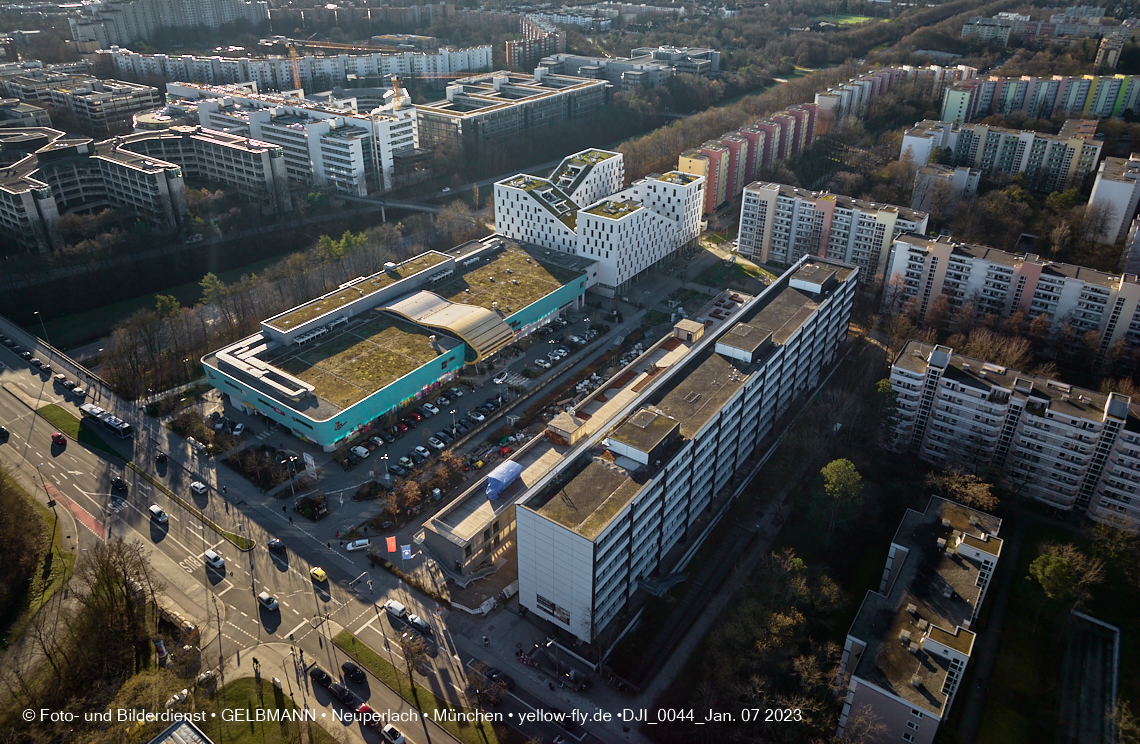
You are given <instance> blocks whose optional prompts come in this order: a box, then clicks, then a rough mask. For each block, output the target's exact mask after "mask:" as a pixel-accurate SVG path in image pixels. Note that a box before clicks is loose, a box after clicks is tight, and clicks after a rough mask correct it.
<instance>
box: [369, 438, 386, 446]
mask: <svg viewBox="0 0 1140 744" xmlns="http://www.w3.org/2000/svg"><path fill="white" fill-rule="evenodd" d="M368 441H369V442H372V443H373V444H375V445H376V446H377V447H383V446H384V445H385V444H386V442H385V441H384V438H383V437H370V438H369V439H368Z"/></svg>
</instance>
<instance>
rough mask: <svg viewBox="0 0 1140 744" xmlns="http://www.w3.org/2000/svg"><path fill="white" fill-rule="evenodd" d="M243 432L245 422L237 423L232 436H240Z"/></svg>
mask: <svg viewBox="0 0 1140 744" xmlns="http://www.w3.org/2000/svg"><path fill="white" fill-rule="evenodd" d="M243 434H245V424H237V425H236V426H234V436H235V437H240V436H242V435H243Z"/></svg>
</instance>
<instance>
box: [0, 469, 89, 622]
mask: <svg viewBox="0 0 1140 744" xmlns="http://www.w3.org/2000/svg"><path fill="white" fill-rule="evenodd" d="M0 480H3V482H4V487H5V488H8V489H12V490H13V491H14V493H15V495H16V497H18V498H24V499H27V501H28V503H29V504H30V505H31V507H32V508H33V509H34V510H35V512H36V516H37V517H39V520H40V524H39V529H40V531H41V532H42V533H43V540H42V541H41V552H40V555H39V556H38V559H37V561H36V566H37V570H36V572H35V574H33V576H32V581H31V584H30V585H29V586H28V590H27V593H26V594H25V595H24V597H23V600H22V601H21V602H20V603H14V604H12V605H11V606H9V607H4V608H3V609H2V611H0V637H2V638H6V639H8V641H9V642H12V641H14V640H16V639H17V638H19V637H20V636H21V635H23V633H24V629H25V628H26V627H27V625H28V621H30V620H31V619H32V616H34V615H35V614H36V613H37V612H39V609H40V607H43V606H44V605H45V604H46V603H47V601H48V600H50V599H51V598H52V597H53V596H54V595H55V593H56V592H57V591H59V590H60V589H61V588H62V587H63V585H64V584H65V583H67V579H68V577H70V576H71V571H72V569H73V568H74V567H75V555H74V554H73V553H69V552H67V551H65V550H64V549H63V531H62V530H59V529H56V527H55V515H53V514H52V513H51V511H50V510H48V508H47V507H45V506H43V505H42V504H41V503H40V502H38V501H36V499H35V498H34V497H33V496H32V495H31V494H30V493H28V492H27V491H25V490H24V489H23V488H21V487H20V486H19V484H17V483H16V481H14V480H13V479H12V478H10V477H9V476H8V474H7V473H2V472H0ZM28 529H34V527H31V526H29V527H28ZM49 535H50V538H49Z"/></svg>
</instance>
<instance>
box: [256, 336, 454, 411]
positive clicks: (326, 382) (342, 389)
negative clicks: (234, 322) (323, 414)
mask: <svg viewBox="0 0 1140 744" xmlns="http://www.w3.org/2000/svg"><path fill="white" fill-rule="evenodd" d="M360 318H361V319H363V322H353V323H350V324H349V326H348V327H347V328H345V329H344V330H339V331H334V332H333V333H331V334H329V335H327V336H324V337H323V338H320V339H318V340H316V341H313V342H311V343H309V344H306V345H304V346H295V345H292V344H290V345H289V346H287V347H282V348H280V349H279V350H275V353H270V354H268V355H267V356H266V357H265V358H264V361H266V362H268V363H270V364H272V365H273V366H274V367H277V368H278V369H280V370H282V371H284V372H287V373H289V374H291V375H293V376H294V377H296V378H297V379H299V380H303V381H304V382H307V383H309V384H310V385H312V386H313V387H314V388H315V390H314V392H315V393H316V395H317V397H318V398H320V400H321V401H322V402H324V403H326V404H327V405H329V406H331V407H332V408H333V409H337V410H339V409H344V408H348V407H349V406H351V405H354V404H356V403H359V402H360V401H362V400H364V399H365V398H366V397H368V396H369V395H372V394H373V393H375V392H376V391H377V390H381V389H383V388H385V387H387V386H388V385H390V384H392V383H393V382H395V381H396V380H398V379H400V378H401V377H403V376H404V375H406V374H408V373H410V372H412V371H414V370H416V369H418V368H420V367H422V366H423V365H425V364H427V363H428V362H430V361H432V360H433V359H435V358H436V357H438V356H439V352H438V351H437V350H436V348H434V347H433V346H432V344H431V342H430V341H429V340H428V337H429V336H431V335H432V334H431V332H430V331H429V330H428V329H426V328H422V327H420V326H416V325H413V324H411V323H408V322H405V321H402V320H396V319H395V318H392V317H390V316H387V315H378V314H371V315H369V314H365V315H362V316H360ZM354 320H356V319H354ZM456 343H458V342H456V341H455V340H453V339H450V338H447V337H445V336H438V335H437V336H436V344H437V345H438V346H439V348H441V349H445V350H446V349H451V348H453V347H454V346H455V344H456Z"/></svg>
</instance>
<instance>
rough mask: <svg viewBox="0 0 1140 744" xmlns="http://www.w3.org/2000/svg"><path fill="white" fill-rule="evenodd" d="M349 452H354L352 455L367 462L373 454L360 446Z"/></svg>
mask: <svg viewBox="0 0 1140 744" xmlns="http://www.w3.org/2000/svg"><path fill="white" fill-rule="evenodd" d="M349 451H350V452H352V454H354V455H356V456H357V457H359V458H360V459H361V460H367V459H368V456H369V455H371V454H372V453H371V452H369V451H368V450H366V449H365V448H364V447H359V446H358V447H353V448H352V449H351V450H349Z"/></svg>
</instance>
